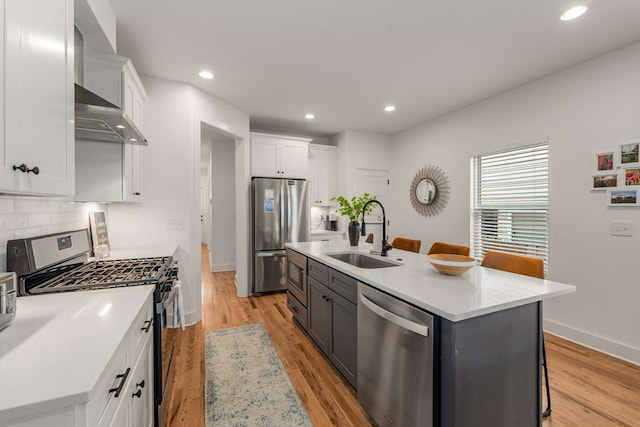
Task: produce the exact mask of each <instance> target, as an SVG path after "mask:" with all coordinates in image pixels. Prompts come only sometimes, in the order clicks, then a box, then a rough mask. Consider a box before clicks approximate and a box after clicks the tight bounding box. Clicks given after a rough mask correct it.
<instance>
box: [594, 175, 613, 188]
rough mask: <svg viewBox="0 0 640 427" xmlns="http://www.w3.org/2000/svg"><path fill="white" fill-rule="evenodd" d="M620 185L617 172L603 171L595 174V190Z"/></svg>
mask: <svg viewBox="0 0 640 427" xmlns="http://www.w3.org/2000/svg"><path fill="white" fill-rule="evenodd" d="M617 186H618V174H617V173H615V172H614V173H603V174H597V175H593V184H592V187H591V188H592V189H593V190H606V189H607V188H611V187H617Z"/></svg>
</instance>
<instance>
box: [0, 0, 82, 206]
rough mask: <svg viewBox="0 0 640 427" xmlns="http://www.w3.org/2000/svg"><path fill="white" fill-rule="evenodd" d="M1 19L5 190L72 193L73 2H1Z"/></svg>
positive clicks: (0, 158)
mask: <svg viewBox="0 0 640 427" xmlns="http://www.w3.org/2000/svg"><path fill="white" fill-rule="evenodd" d="M0 19H1V22H2V31H0V42H1V43H2V46H3V49H2V53H0V55H2V56H1V57H0V60H1V62H2V67H0V70H1V71H0V78H1V80H2V83H3V85H2V86H3V87H2V88H1V89H0V95H1V96H2V101H3V102H2V103H1V104H2V105H1V106H0V112H1V113H2V115H1V117H0V135H1V136H0V191H3V192H10V193H19V194H41V195H59V196H69V195H73V193H74V186H75V177H74V171H75V169H74V141H75V140H74V137H75V134H74V125H73V123H74V85H73V58H74V55H73V52H74V49H73V2H72V1H71V0H47V1H45V2H43V1H38V0H0Z"/></svg>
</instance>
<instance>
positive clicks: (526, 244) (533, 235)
mask: <svg viewBox="0 0 640 427" xmlns="http://www.w3.org/2000/svg"><path fill="white" fill-rule="evenodd" d="M470 169H471V218H470V224H471V227H470V228H471V230H470V235H471V236H470V241H471V255H472V256H474V257H475V258H476V259H478V260H481V259H482V258H483V257H484V254H485V253H486V252H487V251H502V252H508V253H513V254H517V255H525V256H533V257H538V258H542V259H543V260H544V269H545V277H546V275H547V273H548V265H549V141H548V139H547V138H544V139H540V140H536V141H529V142H527V143H523V144H519V145H515V146H509V147H506V148H503V149H501V150H497V151H492V152H488V153H480V154H476V155H474V156H473V157H472V158H471V168H470Z"/></svg>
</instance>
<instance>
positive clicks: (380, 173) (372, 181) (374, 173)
mask: <svg viewBox="0 0 640 427" xmlns="http://www.w3.org/2000/svg"><path fill="white" fill-rule="evenodd" d="M388 189H389V171H387V170H379V169H358V170H357V178H356V194H358V195H362V194H364V193H369V194H371V195H372V196H376V200H378V201H380V203H382V204H383V205H384V204H385V201H386V200H387V192H388ZM364 219H365V222H366V224H367V233H375V234H376V235H380V233H382V209H381V208H380V206H379V205H377V204H375V205H374V208H373V211H372V212H371V214H369V215H367V216H365V218H364Z"/></svg>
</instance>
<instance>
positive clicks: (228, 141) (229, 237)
mask: <svg viewBox="0 0 640 427" xmlns="http://www.w3.org/2000/svg"><path fill="white" fill-rule="evenodd" d="M235 143H236V141H235V140H234V139H233V138H231V137H229V136H227V135H225V134H223V133H221V132H219V131H217V130H216V129H215V128H214V127H212V126H209V125H207V124H205V123H202V124H201V146H200V154H201V162H200V165H201V173H200V176H201V190H200V191H201V210H202V243H203V244H206V245H207V247H208V249H209V266H210V270H211V271H228V270H235V268H236V211H235V207H236V192H235V184H236V171H235V162H236V161H235Z"/></svg>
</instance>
